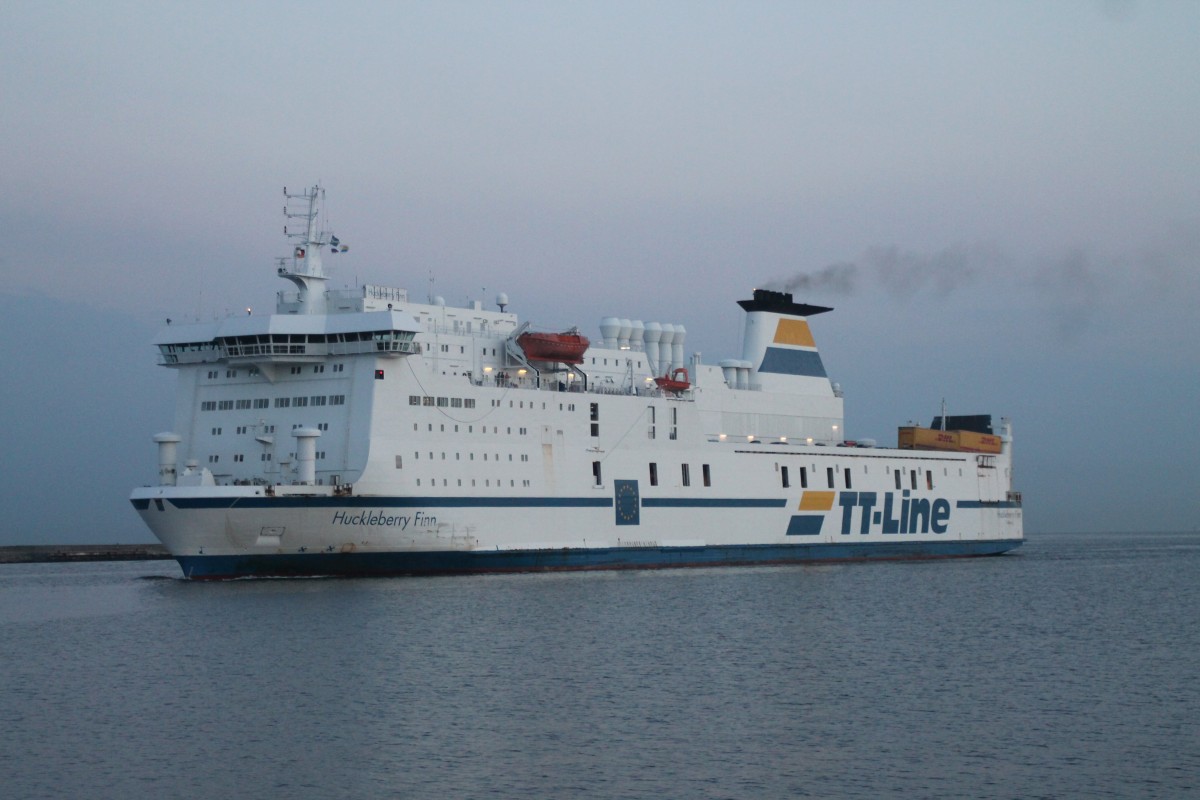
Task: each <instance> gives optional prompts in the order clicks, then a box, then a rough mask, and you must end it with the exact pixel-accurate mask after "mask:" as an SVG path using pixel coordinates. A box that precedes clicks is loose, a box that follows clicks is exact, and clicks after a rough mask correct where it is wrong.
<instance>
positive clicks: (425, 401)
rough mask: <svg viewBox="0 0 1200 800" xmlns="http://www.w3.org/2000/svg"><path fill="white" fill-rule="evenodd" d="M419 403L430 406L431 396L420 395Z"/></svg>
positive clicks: (431, 402)
mask: <svg viewBox="0 0 1200 800" xmlns="http://www.w3.org/2000/svg"><path fill="white" fill-rule="evenodd" d="M421 405H423V406H431V405H433V398H432V397H422V398H421Z"/></svg>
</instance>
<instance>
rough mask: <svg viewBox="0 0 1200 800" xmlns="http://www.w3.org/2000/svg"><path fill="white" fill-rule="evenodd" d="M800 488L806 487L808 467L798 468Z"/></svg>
mask: <svg viewBox="0 0 1200 800" xmlns="http://www.w3.org/2000/svg"><path fill="white" fill-rule="evenodd" d="M800 488H801V489H807V488H808V467H801V468H800Z"/></svg>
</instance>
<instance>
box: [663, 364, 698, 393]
mask: <svg viewBox="0 0 1200 800" xmlns="http://www.w3.org/2000/svg"><path fill="white" fill-rule="evenodd" d="M654 382H655V383H657V384H658V388H660V389H662V390H663V391H664V392H686V391H687V390H688V389H690V388H692V383H691V381H690V380H689V379H688V371H687V367H676V368H675V369H673V370H671V371H670V372H669V373H667V374H666V375H664V376H662V377H661V378H655V379H654Z"/></svg>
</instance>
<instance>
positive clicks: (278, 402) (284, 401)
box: [275, 397, 292, 408]
mask: <svg viewBox="0 0 1200 800" xmlns="http://www.w3.org/2000/svg"><path fill="white" fill-rule="evenodd" d="M291 404H292V398H290V397H276V398H275V407H276V408H287V407H288V406H290V405H291Z"/></svg>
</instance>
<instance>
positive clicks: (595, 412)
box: [591, 403, 600, 422]
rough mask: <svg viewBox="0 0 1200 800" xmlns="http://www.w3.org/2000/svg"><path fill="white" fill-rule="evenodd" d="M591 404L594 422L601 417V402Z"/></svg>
mask: <svg viewBox="0 0 1200 800" xmlns="http://www.w3.org/2000/svg"><path fill="white" fill-rule="evenodd" d="M591 406H592V422H595V421H597V420H598V419H600V404H599V403H592V404H591Z"/></svg>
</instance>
